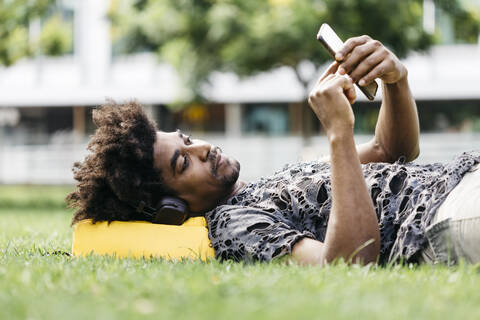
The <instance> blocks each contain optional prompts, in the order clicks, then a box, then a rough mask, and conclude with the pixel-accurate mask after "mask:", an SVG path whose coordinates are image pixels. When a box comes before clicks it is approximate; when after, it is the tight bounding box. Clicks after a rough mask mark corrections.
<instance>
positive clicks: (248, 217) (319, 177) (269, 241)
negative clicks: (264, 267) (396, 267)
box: [206, 152, 480, 263]
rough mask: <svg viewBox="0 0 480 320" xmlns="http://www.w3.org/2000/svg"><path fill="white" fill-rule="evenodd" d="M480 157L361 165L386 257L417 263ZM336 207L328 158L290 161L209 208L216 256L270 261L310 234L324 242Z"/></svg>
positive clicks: (382, 255)
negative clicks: (448, 201) (444, 207)
mask: <svg viewBox="0 0 480 320" xmlns="http://www.w3.org/2000/svg"><path fill="white" fill-rule="evenodd" d="M479 162H480V155H479V154H478V153H475V152H471V153H464V154H462V155H460V156H458V157H457V158H455V159H454V160H453V161H451V162H449V163H444V164H442V163H435V164H427V165H422V164H415V163H404V161H402V160H401V159H400V160H399V161H397V162H395V163H393V164H389V163H369V164H366V165H362V169H363V173H364V177H365V181H366V183H367V187H368V190H369V193H370V196H371V199H372V201H373V204H374V207H375V211H376V215H377V219H378V223H379V228H380V236H381V249H380V263H387V262H390V261H399V260H404V261H415V258H416V254H417V253H418V252H419V251H420V250H421V249H422V248H423V247H424V245H425V243H426V238H425V229H426V227H427V226H428V225H429V224H430V222H431V220H432V218H433V216H434V214H435V212H436V210H437V208H438V207H439V206H440V204H441V203H442V202H443V201H444V200H445V198H446V197H447V195H448V194H449V193H450V191H451V190H452V189H453V188H454V187H455V186H456V185H457V184H458V183H459V182H460V180H461V179H462V177H463V175H464V174H465V173H466V172H468V171H469V170H471V169H472V167H473V166H474V165H475V164H477V163H479ZM331 205H332V199H331V180H330V163H328V162H316V161H314V162H305V163H295V164H291V165H287V166H285V168H284V169H282V170H281V171H279V172H277V173H275V174H274V175H272V176H271V177H268V178H261V179H260V180H258V181H256V182H253V183H249V184H247V185H246V186H245V187H244V188H243V189H242V190H241V191H240V192H239V193H237V194H236V195H235V196H233V197H231V198H230V199H228V200H227V201H226V203H225V204H222V205H220V206H218V207H216V208H215V209H213V210H212V211H210V212H208V213H207V214H206V219H207V225H208V229H209V237H210V240H211V242H212V246H213V248H214V250H215V256H216V257H217V258H218V259H220V260H226V259H233V260H236V261H269V260H271V259H273V258H277V257H281V256H283V255H285V254H289V253H291V251H292V247H293V246H294V245H295V243H297V242H298V241H299V240H301V239H302V238H304V237H309V238H312V239H316V240H319V241H322V242H323V241H324V239H325V234H326V230H327V225H328V218H329V215H330V210H331Z"/></svg>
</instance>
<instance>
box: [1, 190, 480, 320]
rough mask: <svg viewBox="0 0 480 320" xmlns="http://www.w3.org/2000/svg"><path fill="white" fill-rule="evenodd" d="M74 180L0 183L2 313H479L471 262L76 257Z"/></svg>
mask: <svg viewBox="0 0 480 320" xmlns="http://www.w3.org/2000/svg"><path fill="white" fill-rule="evenodd" d="M68 190H69V188H63V187H56V188H48V187H5V186H3V187H2V186H0V253H1V255H0V288H1V290H0V319H144V318H151V319H159V318H161V319H189V318H190V319H245V318H248V319H266V318H270V319H312V318H325V319H446V318H455V319H480V290H479V288H480V274H479V270H480V269H479V268H478V267H475V266H471V265H463V264H462V265H460V266H458V267H455V268H447V267H444V266H435V267H432V266H420V267H419V266H392V267H389V268H380V267H371V266H370V267H358V266H346V265H344V264H338V265H334V266H328V267H326V268H315V267H300V266H296V265H289V266H288V265H286V264H285V263H284V262H281V261H279V262H274V263H266V264H250V265H244V264H238V263H218V262H216V261H209V262H207V263H202V262H198V261H180V262H168V261H164V260H161V259H141V260H134V259H114V258H108V257H88V258H82V259H77V258H73V257H69V256H67V255H64V254H61V251H66V252H69V251H70V249H71V248H70V247H71V233H72V230H71V228H70V226H69V225H70V216H71V212H69V211H68V210H67V209H65V208H64V207H63V206H64V205H63V204H62V198H63V197H64V195H65V194H66V192H67V191H68Z"/></svg>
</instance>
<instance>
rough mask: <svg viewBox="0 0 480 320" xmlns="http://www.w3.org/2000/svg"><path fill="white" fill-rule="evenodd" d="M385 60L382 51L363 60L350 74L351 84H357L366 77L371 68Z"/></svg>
mask: <svg viewBox="0 0 480 320" xmlns="http://www.w3.org/2000/svg"><path fill="white" fill-rule="evenodd" d="M384 59H385V53H384V52H383V51H376V52H373V53H372V54H370V55H369V56H368V57H366V58H365V59H363V61H361V62H360V64H359V65H358V66H356V67H355V69H354V70H353V71H352V72H351V73H350V77H351V78H352V80H353V82H357V81H358V80H360V79H362V78H363V77H364V76H365V75H367V74H368V73H369V72H370V71H371V70H373V68H375V67H376V66H377V65H378V64H380V63H381V62H382V61H383V60H384Z"/></svg>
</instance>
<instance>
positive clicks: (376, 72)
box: [358, 60, 392, 86]
mask: <svg viewBox="0 0 480 320" xmlns="http://www.w3.org/2000/svg"><path fill="white" fill-rule="evenodd" d="M390 63H392V61H390V60H383V61H382V62H381V63H380V64H378V65H377V66H376V67H375V68H373V69H372V70H371V71H370V72H369V73H368V74H367V75H366V76H364V77H363V78H362V79H360V81H359V82H358V84H359V85H361V86H365V85H368V84H369V83H370V82H372V81H373V80H375V79H376V78H380V77H381V76H382V75H384V74H385V70H388V68H389V67H390Z"/></svg>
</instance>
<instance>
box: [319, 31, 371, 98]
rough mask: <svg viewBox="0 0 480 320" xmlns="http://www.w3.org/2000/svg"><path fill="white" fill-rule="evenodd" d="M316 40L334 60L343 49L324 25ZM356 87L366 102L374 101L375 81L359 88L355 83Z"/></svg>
mask: <svg viewBox="0 0 480 320" xmlns="http://www.w3.org/2000/svg"><path fill="white" fill-rule="evenodd" d="M317 40H318V41H320V43H321V44H323V46H324V47H325V49H327V51H328V53H330V55H331V56H332V57H333V59H335V54H336V53H337V52H338V51H340V49H342V47H343V41H342V39H340V38H339V37H338V36H337V34H336V33H335V31H333V29H332V28H331V27H330V26H329V25H328V24H326V23H324V24H322V26H321V27H320V30H319V31H318V34H317ZM355 84H356V85H357V87H358V88H359V89H360V90H361V91H362V92H363V94H364V95H365V96H366V97H367V98H368V100H373V99H375V95H376V94H377V90H378V83H377V81H376V80H374V81H373V82H371V83H370V84H368V85H366V86H361V85H359V84H358V83H355Z"/></svg>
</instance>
